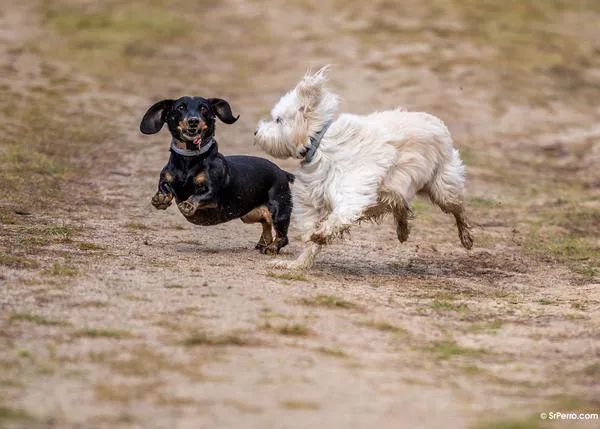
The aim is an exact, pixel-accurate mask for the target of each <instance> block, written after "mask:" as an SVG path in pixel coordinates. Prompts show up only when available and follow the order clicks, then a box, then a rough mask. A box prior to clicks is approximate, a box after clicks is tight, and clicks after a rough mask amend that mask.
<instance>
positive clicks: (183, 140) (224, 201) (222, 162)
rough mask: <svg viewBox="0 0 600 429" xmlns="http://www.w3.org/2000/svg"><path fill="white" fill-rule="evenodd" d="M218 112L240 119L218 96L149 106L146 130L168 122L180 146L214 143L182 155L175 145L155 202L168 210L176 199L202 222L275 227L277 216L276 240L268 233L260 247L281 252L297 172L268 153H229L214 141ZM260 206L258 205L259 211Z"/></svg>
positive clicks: (143, 124)
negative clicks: (264, 210)
mask: <svg viewBox="0 0 600 429" xmlns="http://www.w3.org/2000/svg"><path fill="white" fill-rule="evenodd" d="M215 117H218V118H219V119H220V120H221V121H223V122H224V123H227V124H232V123H234V122H235V121H236V120H237V118H238V117H235V116H233V114H232V113H231V108H230V106H229V103H227V101H225V100H221V99H218V98H209V99H205V98H201V97H182V98H180V99H178V100H162V101H159V102H158V103H156V104H154V105H153V106H151V107H150V109H148V111H147V112H146V114H145V115H144V117H143V119H142V121H141V124H140V131H141V132H142V133H144V134H155V133H157V132H159V131H160V130H161V128H162V127H163V125H164V123H165V122H166V123H167V126H168V128H169V131H170V133H171V135H172V136H173V139H174V143H175V144H176V145H177V147H178V148H180V149H185V150H191V151H201V150H203V149H204V148H205V147H206V146H207V145H210V144H212V146H211V147H210V149H208V150H207V151H206V152H205V153H203V154H201V155H196V156H187V155H180V154H178V153H176V152H175V151H174V150H172V149H171V155H170V158H169V162H168V163H167V165H166V166H165V167H164V168H163V170H162V172H161V174H160V180H159V183H158V192H157V193H156V195H155V196H154V197H153V198H152V204H153V205H154V206H155V207H156V208H157V209H162V210H164V209H166V208H167V207H169V205H170V204H171V201H172V199H173V198H175V201H176V203H177V205H178V207H179V210H180V211H181V213H182V214H183V215H184V216H185V217H186V218H187V220H188V221H190V222H192V223H195V224H198V225H216V224H219V223H223V222H227V221H230V220H232V219H237V218H242V220H244V221H247V222H261V223H262V224H263V227H264V228H267V227H268V228H270V224H271V221H272V224H273V226H274V228H275V234H276V237H275V239H274V240H272V242H269V243H266V242H265V239H266V238H265V234H263V235H262V236H261V240H260V241H259V243H258V244H257V246H256V247H257V248H258V249H259V250H261V252H262V253H278V252H279V250H280V249H281V248H282V247H283V246H285V245H286V244H287V243H288V237H287V231H288V227H289V223H290V216H291V212H292V199H291V192H290V183H291V182H293V180H294V176H293V175H292V174H290V173H288V172H286V171H284V170H282V169H280V168H279V167H278V166H276V165H275V164H273V163H272V162H271V161H268V160H266V159H264V158H258V157H253V156H223V155H222V154H221V153H219V151H218V147H217V142H216V141H214V132H215ZM211 142H212V143H211ZM262 206H265V207H266V208H267V209H268V214H266V213H265V215H264V216H262V217H261V216H259V215H253V214H252V213H254V214H256V213H261V209H260V208H261V207H262ZM254 209H257V210H256V211H254V212H253V210H254ZM249 213H251V214H250V215H248V214H249ZM244 215H248V216H246V217H244ZM269 215H270V216H269ZM267 237H268V234H267ZM266 240H267V241H268V238H267V239H266Z"/></svg>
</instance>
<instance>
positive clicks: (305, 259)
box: [268, 243, 322, 270]
mask: <svg viewBox="0 0 600 429" xmlns="http://www.w3.org/2000/svg"><path fill="white" fill-rule="evenodd" d="M321 248H322V246H321V245H320V244H316V243H307V244H306V247H304V250H302V253H301V254H300V256H299V257H298V259H296V260H295V261H285V260H282V259H276V260H274V261H269V263H268V265H269V266H271V267H273V268H281V269H284V270H306V269H308V268H310V267H311V266H312V264H313V263H314V262H315V258H316V257H317V255H318V254H319V252H320V251H321Z"/></svg>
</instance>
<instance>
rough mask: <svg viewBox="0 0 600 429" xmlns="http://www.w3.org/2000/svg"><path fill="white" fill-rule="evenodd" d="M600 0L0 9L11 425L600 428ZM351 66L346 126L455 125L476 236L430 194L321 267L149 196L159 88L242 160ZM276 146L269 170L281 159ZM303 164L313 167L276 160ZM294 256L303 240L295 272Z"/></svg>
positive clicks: (157, 163) (2, 373)
mask: <svg viewBox="0 0 600 429" xmlns="http://www.w3.org/2000/svg"><path fill="white" fill-rule="evenodd" d="M599 15H600V7H599V6H598V3H597V2H595V1H591V0H590V1H586V0H578V1H566V0H565V1H563V0H552V1H550V0H548V1H546V2H539V1H535V0H519V1H517V0H508V1H507V0H504V1H500V0H483V1H477V2H475V1H471V0H432V1H429V2H422V1H417V0H406V1H402V2H394V1H385V0H373V1H371V2H369V3H364V2H358V1H352V2H342V1H339V0H319V1H317V0H295V1H283V0H274V1H271V2H268V6H267V5H265V4H263V3H260V2H252V1H250V0H224V1H222V2H206V1H200V0H197V1H192V0H182V1H179V2H176V3H175V2H167V1H166V0H151V1H142V0H131V1H129V2H117V1H103V2H93V1H89V0H57V1H47V0H27V1H22V2H9V1H6V0H1V1H0V91H1V94H2V96H1V97H0V139H1V140H0V195H2V198H1V199H0V228H1V229H0V230H1V234H0V284H1V288H0V427H2V428H68V429H70V428H167V427H169V428H182V429H183V428H193V429H197V428H261V429H262V428H278V429H279V428H307V427H312V428H315V427H316V428H331V429H333V428H479V429H485V428H487V429H492V428H496V429H509V428H512V429H519V428H521V429H524V428H527V429H529V428H573V427H575V428H578V427H582V428H583V427H599V425H600V423H599V422H598V421H587V422H585V421H565V420H559V421H556V420H552V421H550V420H542V419H541V418H540V417H539V415H540V413H542V412H553V411H563V412H575V411H577V412H594V413H600V169H599V168H598V166H599V165H600V104H598V99H600V27H599V26H598V22H599V19H600V16H599ZM328 63H331V64H333V69H332V73H331V87H332V88H333V89H334V90H336V91H337V92H339V93H340V94H341V96H342V97H343V109H344V111H351V112H355V113H367V112H371V111H373V110H376V109H386V108H391V107H395V106H398V105H401V106H405V107H407V108H409V109H412V110H423V111H428V112H431V113H434V114H436V115H438V116H439V117H440V118H442V119H443V120H444V121H445V122H446V123H447V125H448V127H449V129H450V130H451V132H452V134H453V136H454V138H455V141H456V146H457V147H458V148H459V149H460V151H461V153H462V156H463V158H464V160H465V163H466V165H467V173H468V187H467V188H468V210H469V215H470V218H471V220H472V223H473V225H474V238H475V246H474V248H473V250H471V251H466V250H464V249H463V248H462V247H461V245H460V242H459V240H458V237H457V234H456V229H455V226H454V223H453V221H452V219H451V218H450V217H449V216H447V215H444V214H443V213H441V212H439V210H437V209H436V208H435V207H433V206H431V205H430V204H429V203H428V202H426V201H416V202H415V204H414V207H413V210H414V211H415V213H416V219H415V220H413V221H412V223H411V235H410V238H409V240H408V242H407V243H404V244H400V243H398V241H397V239H396V234H395V230H394V228H393V226H392V224H391V222H390V220H389V219H387V220H385V221H383V222H382V224H381V225H373V224H363V225H361V226H360V227H356V228H354V229H353V231H352V234H351V236H350V237H349V238H348V239H346V240H344V241H343V242H338V243H335V244H333V245H331V246H330V247H329V248H327V249H326V250H325V251H324V252H323V253H322V255H321V256H320V258H319V259H318V261H317V263H316V265H315V267H314V269H312V270H311V271H309V272H306V273H289V272H285V271H271V270H269V269H267V268H266V262H267V261H268V260H269V258H270V257H269V256H263V255H260V254H258V253H256V252H255V251H254V250H253V247H254V243H255V242H256V241H257V239H258V237H259V235H260V227H258V226H257V225H245V224H243V223H242V222H240V221H233V222H230V223H227V224H223V225H218V226H214V227H198V226H194V225H192V224H189V223H187V222H186V221H185V220H184V218H183V217H182V216H181V214H179V212H178V211H177V210H176V208H174V207H172V208H170V209H169V210H167V211H166V212H163V211H156V210H155V209H154V208H153V207H152V206H151V205H150V199H151V197H152V196H153V194H154V192H155V189H156V184H157V180H158V173H159V172H160V169H161V168H162V166H163V165H164V164H165V163H166V161H167V158H168V144H169V136H168V134H167V133H166V131H163V132H162V133H161V134H159V135H156V136H151V137H148V136H142V135H140V134H139V131H138V126H139V120H140V118H141V116H142V115H143V113H144V112H145V110H146V109H147V107H148V106H149V105H150V104H151V103H152V102H154V101H157V100H158V99H162V98H174V97H178V96H181V95H202V96H207V97H221V98H226V99H228V100H229V101H230V102H231V105H232V107H233V110H234V112H235V113H239V114H240V115H241V118H240V120H239V121H238V122H237V123H236V124H234V125H232V126H227V125H225V124H218V127H217V139H218V141H219V145H220V148H221V151H222V152H223V153H225V154H253V155H263V154H261V153H260V152H259V151H258V149H257V148H255V147H253V145H252V139H251V136H252V134H251V133H252V131H253V129H254V127H255V124H256V122H257V121H258V120H259V119H260V118H261V117H264V116H265V115H267V114H268V112H269V110H270V107H271V106H272V105H273V104H274V103H275V102H276V101H277V99H278V97H279V96H280V95H281V94H282V93H283V92H284V91H286V90H288V89H289V88H291V87H292V86H293V85H294V84H295V82H296V81H297V80H298V79H299V78H300V77H301V76H302V75H303V73H304V72H305V71H306V70H307V69H308V68H310V67H312V68H315V67H318V66H321V65H324V64H328ZM263 156H264V155H263ZM277 162H278V164H279V165H281V166H283V167H285V168H286V169H288V170H290V171H293V170H294V169H295V168H296V164H297V162H295V161H284V162H281V161H277ZM300 249H301V245H300V243H299V241H298V240H297V237H296V236H295V234H294V232H293V231H292V234H291V244H290V245H289V246H288V247H286V248H285V249H284V251H283V252H282V254H283V255H282V256H283V257H284V258H293V257H295V256H296V255H297V254H298V253H299V251H300Z"/></svg>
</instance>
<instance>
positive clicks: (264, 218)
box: [241, 206, 273, 246]
mask: <svg viewBox="0 0 600 429" xmlns="http://www.w3.org/2000/svg"><path fill="white" fill-rule="evenodd" d="M241 219H242V222H244V223H256V222H260V223H261V224H262V227H263V231H262V234H261V236H260V240H259V241H258V242H259V244H262V245H265V246H266V245H269V244H271V242H272V241H273V232H272V231H273V218H272V217H271V212H270V211H269V209H268V208H267V207H266V206H260V207H257V208H255V209H253V210H251V211H250V212H249V213H247V214H245V215H244V216H242V217H241Z"/></svg>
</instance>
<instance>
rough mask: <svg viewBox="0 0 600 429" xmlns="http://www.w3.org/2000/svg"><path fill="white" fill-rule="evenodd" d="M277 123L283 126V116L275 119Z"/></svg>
mask: <svg viewBox="0 0 600 429" xmlns="http://www.w3.org/2000/svg"><path fill="white" fill-rule="evenodd" d="M275 122H277V123H278V124H281V116H278V117H277V119H275Z"/></svg>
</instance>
